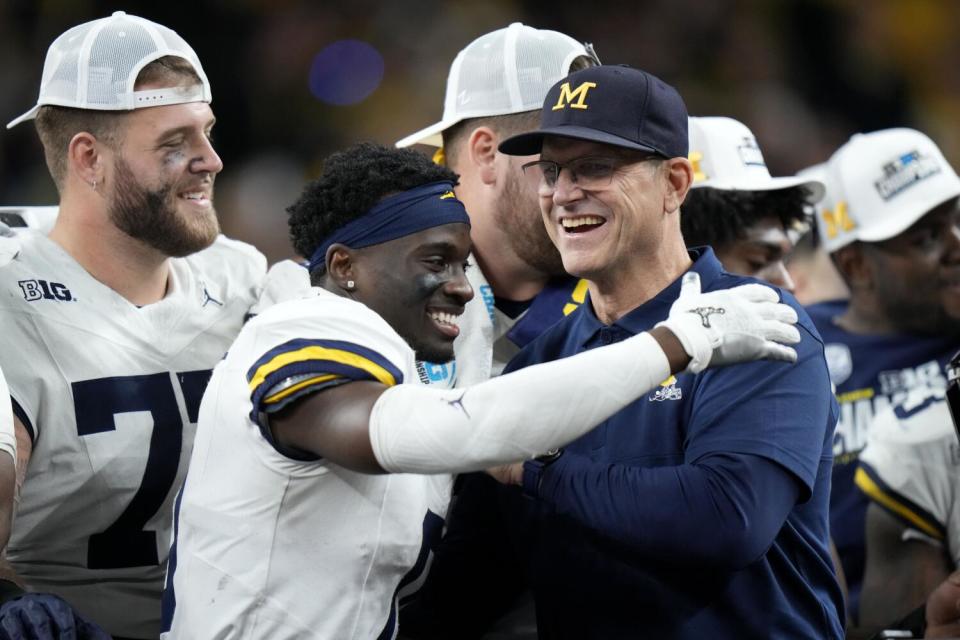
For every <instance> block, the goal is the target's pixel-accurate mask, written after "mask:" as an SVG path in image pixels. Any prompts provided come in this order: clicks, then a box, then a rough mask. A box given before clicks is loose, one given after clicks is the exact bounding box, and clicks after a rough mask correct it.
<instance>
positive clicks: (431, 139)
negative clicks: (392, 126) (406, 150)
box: [395, 119, 460, 148]
mask: <svg viewBox="0 0 960 640" xmlns="http://www.w3.org/2000/svg"><path fill="white" fill-rule="evenodd" d="M458 122H460V120H459V119H457V120H441V121H440V122H438V123H436V124H433V125H430V126H429V127H427V128H426V129H421V130H420V131H417V132H416V133H411V134H410V135H408V136H407V137H406V138H403V139H401V140H397V142H396V145H395V146H397V147H398V148H403V147H411V146H413V145H415V144H426V145H430V146H431V147H442V146H443V136H442V135H441V134H442V133H443V132H444V130H445V129H447V128H449V127H452V126H453V125H455V124H457V123H458Z"/></svg>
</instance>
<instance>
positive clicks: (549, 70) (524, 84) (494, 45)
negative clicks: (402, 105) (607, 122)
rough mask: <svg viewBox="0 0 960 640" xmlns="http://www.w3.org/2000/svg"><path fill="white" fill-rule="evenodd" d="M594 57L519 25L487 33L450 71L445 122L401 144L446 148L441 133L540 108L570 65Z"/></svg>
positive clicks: (566, 39)
mask: <svg viewBox="0 0 960 640" xmlns="http://www.w3.org/2000/svg"><path fill="white" fill-rule="evenodd" d="M590 55H591V54H589V53H588V52H587V50H586V48H585V47H584V45H582V44H580V43H579V42H577V41H576V40H574V39H573V38H571V37H570V36H567V35H564V34H562V33H559V32H557V31H547V30H543V29H534V28H533V27H528V26H525V25H523V24H520V23H519V22H514V23H513V24H511V25H510V26H509V27H507V28H505V29H498V30H497V31H493V32H491V33H488V34H485V35H482V36H480V37H479V38H477V39H476V40H474V41H473V42H471V43H470V44H469V45H467V46H466V47H465V48H464V49H463V50H462V51H460V53H458V54H457V57H456V58H455V59H454V61H453V64H452V65H451V67H450V75H449V76H448V77H447V92H446V97H445V99H444V108H443V119H442V120H441V121H440V122H438V123H437V124H434V125H431V126H429V127H427V128H426V129H423V130H421V131H418V132H417V133H414V134H412V135H409V136H407V137H406V138H404V139H403V140H400V141H399V142H397V146H398V147H406V146H410V145H412V144H432V145H434V146H440V144H441V137H440V133H441V132H442V131H443V130H445V129H447V128H449V127H451V126H452V125H454V124H456V123H458V122H460V121H461V120H464V119H466V118H481V117H486V116H499V115H504V114H508V113H521V112H523V111H533V110H536V109H540V108H541V107H542V106H543V99H544V98H545V97H546V95H547V93H548V92H549V90H550V87H552V86H553V85H554V84H555V83H556V82H557V81H559V80H560V79H562V78H564V77H566V75H567V73H568V72H569V70H570V64H571V63H572V62H573V61H574V60H575V59H576V58H577V57H578V56H590ZM591 57H592V56H591Z"/></svg>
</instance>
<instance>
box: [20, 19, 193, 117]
mask: <svg viewBox="0 0 960 640" xmlns="http://www.w3.org/2000/svg"><path fill="white" fill-rule="evenodd" d="M163 56H177V57H178V58H183V59H184V60H186V61H187V62H189V63H190V66H192V67H193V70H194V71H196V73H197V75H198V76H200V81H201V84H199V85H196V86H194V87H170V88H166V89H151V90H146V91H134V89H133V87H134V83H135V82H136V80H137V75H138V74H139V73H140V70H141V69H143V67H144V66H146V65H147V64H149V63H151V62H153V61H154V60H156V59H157V58H162V57H163ZM211 100H212V96H211V93H210V82H209V81H208V80H207V76H206V74H205V73H204V72H203V67H201V66H200V60H199V59H198V58H197V54H196V53H194V51H193V49H192V48H191V47H190V45H188V44H187V42H186V41H185V40H184V39H183V38H181V37H180V36H179V35H177V33H176V32H175V31H173V30H172V29H168V28H167V27H164V26H163V25H159V24H157V23H156V22H151V21H149V20H145V19H143V18H138V17H137V16H131V15H127V14H126V13H124V12H123V11H117V12H114V14H113V15H111V16H110V17H109V18H101V19H99V20H93V21H91V22H85V23H84V24H81V25H77V26H76V27H73V28H72V29H68V30H67V31H66V32H64V33H63V34H61V35H60V37H58V38H57V39H56V40H54V41H53V44H51V45H50V48H49V49H47V59H46V60H45V61H44V63H43V77H42V79H41V80H40V97H39V98H37V104H36V106H34V107H33V108H32V109H30V110H29V111H27V112H26V113H25V114H23V115H22V116H20V117H19V118H16V119H14V120H11V121H10V123H9V124H8V125H7V128H8V129H9V128H11V127H13V126H16V125H18V124H20V123H21V122H24V121H25V120H32V119H34V118H35V117H36V116H37V112H38V111H39V110H40V107H41V106H43V105H57V106H61V107H73V108H74V109H92V110H98V111H130V110H132V109H140V108H143V107H156V106H160V105H165V104H183V103H186V102H210V101H211Z"/></svg>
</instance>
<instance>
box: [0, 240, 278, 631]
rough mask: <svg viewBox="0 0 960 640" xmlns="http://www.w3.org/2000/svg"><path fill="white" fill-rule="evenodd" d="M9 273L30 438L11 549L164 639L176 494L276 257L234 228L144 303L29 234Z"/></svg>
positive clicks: (4, 310)
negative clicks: (232, 235) (212, 394)
mask: <svg viewBox="0 0 960 640" xmlns="http://www.w3.org/2000/svg"><path fill="white" fill-rule="evenodd" d="M16 240H17V241H18V242H19V244H20V250H19V251H18V252H17V253H16V255H15V257H13V258H12V259H10V260H9V262H7V263H6V264H4V265H2V266H0V324H2V326H3V331H0V366H2V367H3V370H4V373H5V374H6V377H7V382H8V384H9V387H10V396H11V397H12V399H13V401H14V403H15V405H14V410H15V413H16V414H17V416H18V417H19V418H20V419H21V421H22V422H23V423H24V425H25V426H26V427H27V429H28V430H29V431H31V432H32V437H33V454H32V456H31V459H30V464H29V467H28V469H27V476H26V479H25V481H24V485H23V488H22V491H21V496H20V503H19V506H18V509H17V514H16V521H15V525H14V529H13V534H12V537H11V540H10V545H9V548H8V551H7V557H8V558H9V560H10V561H11V563H12V564H13V566H14V568H15V569H16V570H17V572H18V573H19V574H20V575H21V576H22V577H23V578H24V580H26V581H27V583H28V584H29V585H30V586H31V588H32V589H34V590H36V591H43V592H53V593H56V594H58V595H60V596H62V597H64V598H65V599H66V600H67V601H69V602H70V603H71V604H73V605H74V606H75V607H76V608H77V609H78V610H79V611H80V612H81V613H82V614H83V615H85V616H87V617H88V618H90V619H92V620H94V621H96V622H97V623H99V624H100V625H101V626H103V627H104V628H105V629H106V630H107V631H108V632H110V633H111V634H115V635H120V636H126V637H139V638H150V637H153V638H155V637H157V635H158V634H159V629H160V602H159V601H160V596H161V594H162V589H163V576H164V570H165V562H166V557H167V550H168V548H169V542H170V527H171V520H172V518H171V516H172V503H173V498H174V495H175V494H176V492H177V490H178V488H179V487H180V485H181V483H182V480H183V476H184V474H185V472H186V462H187V459H188V456H189V454H190V448H191V445H192V442H193V434H194V429H195V427H194V424H195V423H196V416H197V412H198V410H199V405H200V398H201V396H202V393H203V390H204V388H205V385H206V382H207V380H208V379H209V375H210V370H211V369H212V368H213V367H214V365H216V363H217V362H219V361H220V360H221V358H222V357H223V354H224V352H225V351H226V350H227V348H228V347H229V345H230V343H231V342H232V341H233V338H234V337H235V336H236V334H237V333H238V332H239V330H240V327H241V326H242V323H243V321H244V318H245V316H246V314H247V311H248V310H249V309H250V307H251V306H252V305H253V303H254V302H255V301H256V299H257V296H258V294H259V290H260V287H261V286H262V281H263V276H264V271H265V267H266V261H265V259H264V258H263V256H262V255H261V254H260V253H259V252H257V251H256V250H255V249H253V248H252V247H250V246H249V245H245V244H243V243H240V242H236V241H233V240H229V239H226V238H223V237H220V238H219V239H217V241H216V242H215V243H214V244H213V245H212V246H211V247H209V248H208V249H205V250H203V251H201V252H199V253H196V254H193V255H191V256H189V257H186V258H179V259H174V260H172V261H171V277H170V285H169V291H168V293H167V295H166V296H165V297H164V299H163V300H161V301H159V302H157V303H155V304H150V305H147V306H144V307H140V308H138V307H137V306H135V305H133V304H132V303H130V302H129V301H128V300H126V299H125V298H123V297H122V296H120V295H119V294H118V293H117V292H115V291H113V290H112V289H110V288H109V287H107V286H105V285H104V284H102V283H100V282H99V281H97V280H96V279H94V278H93V277H92V276H91V275H90V274H89V273H87V271H85V270H84V269H83V268H82V267H81V266H80V265H79V264H78V263H77V262H76V261H75V260H73V258H71V257H70V256H69V255H68V254H67V253H66V252H65V251H64V250H63V249H62V248H61V247H60V246H59V245H57V244H56V243H54V242H53V241H51V240H50V239H48V238H47V237H46V236H44V235H42V234H40V233H38V232H36V231H31V230H24V231H22V232H19V233H18V235H17V237H16Z"/></svg>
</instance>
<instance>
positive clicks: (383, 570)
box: [164, 289, 452, 640]
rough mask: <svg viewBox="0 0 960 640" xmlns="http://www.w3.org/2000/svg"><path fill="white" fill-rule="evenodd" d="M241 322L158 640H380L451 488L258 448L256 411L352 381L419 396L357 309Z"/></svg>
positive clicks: (372, 320)
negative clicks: (401, 387) (406, 387)
mask: <svg viewBox="0 0 960 640" xmlns="http://www.w3.org/2000/svg"><path fill="white" fill-rule="evenodd" d="M308 295H309V297H307V298H304V299H302V300H297V301H292V302H286V303H281V304H278V305H276V306H274V307H272V308H270V309H268V310H267V311H265V312H264V313H263V314H261V315H259V316H258V317H257V318H255V319H253V320H251V321H250V322H249V323H248V324H247V326H246V327H244V329H243V331H241V333H240V336H239V337H238V338H237V341H236V342H235V343H234V344H233V346H232V347H231V348H230V352H229V354H228V355H227V357H226V358H225V359H224V361H223V362H222V363H220V364H219V365H217V368H216V369H215V370H214V374H213V378H212V379H211V381H210V386H209V388H208V389H207V393H206V395H205V396H204V399H203V404H202V406H201V410H200V421H199V424H198V427H197V437H196V442H195V446H194V450H193V456H192V458H191V461H190V473H189V475H188V478H187V481H186V484H185V485H184V488H183V492H182V496H181V498H180V500H179V503H178V515H177V518H176V522H177V524H176V540H175V544H174V548H173V550H172V551H171V562H170V573H169V575H168V580H167V593H166V594H165V598H164V630H165V631H168V633H165V634H164V637H165V638H224V639H226V638H241V637H242V638H270V639H271V640H285V639H288V638H289V639H293V638H299V639H302V638H329V639H331V640H346V639H348V638H364V639H370V638H392V637H394V634H395V633H396V623H397V606H398V600H400V599H401V598H402V597H403V595H404V590H405V589H413V588H415V587H416V586H418V581H419V580H420V579H422V578H423V577H424V576H425V573H426V568H427V565H428V564H429V558H430V555H429V553H430V551H429V547H430V546H431V545H432V544H433V542H434V541H435V540H436V539H437V538H438V537H439V534H440V530H441V528H442V523H443V518H444V517H445V515H446V509H447V504H448V502H449V497H450V490H451V487H452V477H451V476H449V475H436V476H420V475H412V474H399V475H368V474H363V473H356V472H353V471H349V470H347V469H344V468H342V467H339V466H337V465H335V464H332V463H328V462H326V461H324V460H323V459H295V458H293V457H290V456H288V455H284V454H282V453H280V452H278V450H277V449H276V448H275V447H274V446H273V444H271V438H270V436H269V433H265V432H264V431H263V430H262V429H261V427H260V424H259V423H260V422H263V421H262V420H261V419H260V413H261V412H263V411H271V410H274V409H275V408H277V407H280V406H283V405H284V403H287V402H290V401H292V400H296V399H297V398H299V397H301V395H303V394H308V393H313V392H315V391H317V390H319V389H323V388H325V387H327V386H330V385H336V384H344V383H349V382H351V381H353V380H366V379H369V380H379V381H380V382H382V383H384V384H387V385H388V386H389V385H393V384H402V383H411V382H412V383H414V384H419V382H418V378H417V373H416V368H415V364H414V354H413V351H412V350H411V349H410V347H409V346H408V345H407V343H406V342H405V341H404V340H403V339H402V338H401V337H400V336H399V335H397V333H396V332H395V331H394V330H393V329H392V328H391V327H390V326H389V325H388V324H387V323H386V321H384V320H383V318H381V317H380V316H379V315H377V314H376V313H375V312H373V311H372V310H370V309H369V308H368V307H366V306H364V305H363V304H361V303H359V302H355V301H353V300H350V299H347V298H343V297H340V296H336V295H334V294H331V293H329V292H327V291H325V290H322V289H312V290H311V292H310V293H309V294H308Z"/></svg>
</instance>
